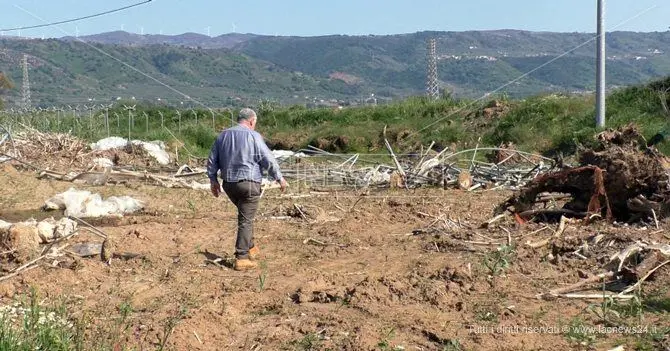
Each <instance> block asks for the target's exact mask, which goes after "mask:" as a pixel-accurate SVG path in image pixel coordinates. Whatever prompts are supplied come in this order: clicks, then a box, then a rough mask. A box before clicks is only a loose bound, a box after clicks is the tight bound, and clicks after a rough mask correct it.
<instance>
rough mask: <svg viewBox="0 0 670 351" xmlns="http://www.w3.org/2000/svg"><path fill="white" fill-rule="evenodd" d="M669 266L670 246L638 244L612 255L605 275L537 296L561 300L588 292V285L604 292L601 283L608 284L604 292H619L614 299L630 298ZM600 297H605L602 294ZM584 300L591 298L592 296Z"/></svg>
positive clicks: (597, 275)
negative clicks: (579, 292) (580, 292)
mask: <svg viewBox="0 0 670 351" xmlns="http://www.w3.org/2000/svg"><path fill="white" fill-rule="evenodd" d="M668 263H670V245H667V244H665V245H658V244H645V243H642V242H639V241H638V242H635V243H633V244H631V245H629V246H627V247H626V248H624V249H623V250H621V251H620V252H618V253H616V254H614V255H612V256H611V257H610V259H609V262H608V263H607V264H605V266H604V268H605V270H606V271H605V272H601V273H599V274H596V275H593V276H591V277H588V278H586V279H584V280H581V281H579V282H577V283H575V284H571V285H568V286H565V287H561V288H556V289H553V290H551V291H549V292H547V293H543V294H540V295H538V297H540V298H549V297H560V296H564V295H565V294H567V293H573V292H576V291H580V290H588V289H589V285H592V284H595V283H599V284H600V285H599V288H601V289H602V283H603V282H605V283H607V284H605V287H604V289H606V290H609V291H615V292H618V294H616V295H611V296H612V297H618V298H623V299H627V298H630V296H628V295H626V294H628V293H630V292H632V291H633V290H635V289H636V288H637V287H638V286H640V285H641V284H642V282H644V281H645V280H647V279H648V278H649V277H650V276H651V275H652V274H653V273H654V272H655V271H656V270H657V269H659V268H660V267H662V266H664V265H666V264H668ZM622 287H625V288H622ZM600 296H601V297H602V296H603V295H602V293H601V295H600ZM571 297H578V296H571ZM581 297H590V295H584V296H581Z"/></svg>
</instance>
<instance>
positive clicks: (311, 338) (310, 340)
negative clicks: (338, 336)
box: [291, 333, 321, 351]
mask: <svg viewBox="0 0 670 351" xmlns="http://www.w3.org/2000/svg"><path fill="white" fill-rule="evenodd" d="M320 342H321V338H320V337H319V336H318V335H317V334H315V333H309V334H305V335H304V336H303V337H302V339H300V340H294V341H292V342H291V344H293V345H295V346H296V347H298V348H299V349H300V350H305V351H310V350H316V348H317V347H318V346H319V344H320Z"/></svg>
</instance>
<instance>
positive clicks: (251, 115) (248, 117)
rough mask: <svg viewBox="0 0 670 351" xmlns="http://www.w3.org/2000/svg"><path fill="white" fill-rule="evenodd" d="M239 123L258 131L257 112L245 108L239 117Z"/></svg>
mask: <svg viewBox="0 0 670 351" xmlns="http://www.w3.org/2000/svg"><path fill="white" fill-rule="evenodd" d="M237 123H239V124H243V125H245V126H247V127H249V128H251V129H252V130H253V129H256V112H255V111H254V110H252V109H250V108H243V109H241V110H240V113H239V114H238V115H237Z"/></svg>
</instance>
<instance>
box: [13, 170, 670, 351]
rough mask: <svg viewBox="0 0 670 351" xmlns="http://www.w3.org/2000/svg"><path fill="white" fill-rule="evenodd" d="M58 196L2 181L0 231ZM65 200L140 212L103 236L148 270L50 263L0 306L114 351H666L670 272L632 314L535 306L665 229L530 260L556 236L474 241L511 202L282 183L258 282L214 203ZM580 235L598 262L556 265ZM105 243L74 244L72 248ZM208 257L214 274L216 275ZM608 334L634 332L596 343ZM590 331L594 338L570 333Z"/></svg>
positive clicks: (506, 224) (620, 233)
mask: <svg viewBox="0 0 670 351" xmlns="http://www.w3.org/2000/svg"><path fill="white" fill-rule="evenodd" d="M71 186H73V184H71V183H66V182H58V181H50V180H38V179H37V178H36V177H35V174H34V173H30V172H19V171H17V170H15V169H14V168H12V167H9V166H4V168H2V169H0V189H2V190H1V191H0V219H5V220H8V221H20V220H26V219H28V218H29V217H30V216H44V215H45V214H44V213H40V212H39V211H38V209H39V208H40V206H42V204H43V203H44V201H45V200H46V199H48V198H50V197H51V196H53V195H55V194H56V193H59V192H62V191H65V190H67V189H68V188H69V187H71ZM77 188H79V189H86V190H90V191H92V192H97V193H100V194H101V195H102V196H103V197H107V196H111V195H130V196H133V197H135V198H137V199H141V200H143V201H145V202H146V203H147V209H146V211H145V213H143V214H140V215H134V216H126V217H125V218H124V219H122V220H118V221H109V222H107V223H99V228H100V229H101V230H103V231H104V232H105V233H108V234H109V235H111V236H113V237H114V239H115V242H116V246H117V247H116V249H117V251H118V252H133V253H140V254H143V255H145V257H144V259H131V260H122V259H113V260H112V263H111V265H107V264H106V263H104V262H102V261H101V260H100V259H99V258H85V259H81V260H78V261H76V262H73V264H70V265H68V266H66V267H62V265H60V266H55V267H54V266H51V265H50V264H49V262H46V263H44V264H42V265H41V266H40V267H38V268H36V269H32V270H30V271H27V272H25V273H22V274H20V275H19V276H16V277H14V278H12V279H9V280H7V281H4V282H1V283H0V305H5V304H9V303H11V302H12V300H13V299H17V298H20V296H22V294H27V293H28V292H29V290H30V288H31V287H34V288H36V289H37V291H38V293H39V294H40V296H41V297H42V298H43V301H44V302H45V303H47V304H49V303H51V304H59V303H62V304H65V305H66V306H67V308H68V311H69V313H70V315H71V316H72V318H75V319H77V320H79V321H86V322H87V323H88V324H87V333H89V334H90V335H91V337H92V338H98V339H100V340H103V339H107V340H111V341H113V342H114V343H115V344H117V345H118V347H117V348H114V350H122V349H125V348H127V349H136V350H154V349H156V348H157V347H158V346H159V345H160V344H161V343H162V342H163V341H165V345H166V347H167V348H171V349H175V350H328V349H330V350H402V349H404V350H568V349H570V350H609V349H611V348H614V347H616V346H619V345H624V346H625V350H633V349H639V350H663V349H668V347H670V339H669V337H668V336H667V332H668V329H667V328H668V326H670V315H669V314H668V312H669V311H670V292H669V291H668V290H669V285H668V282H670V277H669V273H670V265H666V266H664V267H662V268H660V269H659V270H658V271H656V273H655V274H654V276H653V277H652V279H650V280H649V281H647V282H645V283H644V284H643V288H642V292H639V293H638V294H637V295H636V297H637V298H636V299H633V300H629V301H623V302H621V301H616V300H612V301H610V300H603V299H565V298H558V299H553V300H544V299H539V298H537V297H536V295H537V294H540V293H543V292H546V291H548V290H550V289H553V288H556V287H561V286H565V285H568V284H572V283H575V282H577V281H579V280H580V279H581V278H582V277H584V276H588V275H591V274H597V273H599V272H601V271H602V265H603V264H604V263H606V261H607V259H608V258H609V256H610V255H611V254H613V253H616V252H618V251H619V250H621V249H622V248H623V247H625V246H626V245H627V244H629V243H631V242H633V241H635V240H636V239H641V238H642V239H645V240H653V241H656V242H659V243H668V241H670V239H669V237H668V235H667V234H666V233H668V231H667V229H668V228H669V227H670V226H669V225H668V224H667V223H661V224H660V226H661V230H657V229H656V228H655V227H653V226H649V227H647V228H641V226H629V227H624V226H614V225H611V224H607V223H603V222H595V223H591V224H589V225H588V226H581V225H579V224H574V225H572V226H571V227H570V228H569V229H568V230H566V234H565V240H563V241H560V242H553V243H552V244H550V245H547V246H544V247H540V248H537V249H533V248H530V247H528V246H527V245H525V243H526V242H537V241H539V240H542V239H546V238H550V237H551V235H552V233H553V230H555V229H556V227H557V224H544V223H527V224H524V225H519V224H517V223H516V222H515V221H514V219H513V218H507V219H505V220H503V221H502V222H500V223H499V226H496V227H495V228H490V229H483V228H480V224H481V223H482V222H485V221H487V220H489V219H490V218H491V217H492V211H493V209H494V207H495V206H496V205H497V204H499V203H500V202H501V201H504V200H505V199H506V198H507V197H509V196H510V194H511V193H510V192H507V191H478V192H465V191H460V190H442V189H422V190H417V191H413V190H402V189H396V190H383V191H368V192H364V191H348V192H337V193H336V192H333V193H328V194H314V193H310V192H309V191H308V190H304V189H299V188H298V187H297V185H296V184H292V186H291V188H290V189H289V191H288V193H287V194H284V195H281V194H280V193H279V192H278V191H277V190H269V191H267V192H266V193H265V194H264V196H263V199H262V201H261V206H260V209H259V214H258V216H257V220H256V224H255V237H256V243H257V245H259V246H260V249H261V253H262V257H261V258H260V260H261V266H262V267H261V269H259V270H258V271H253V272H236V271H234V270H232V268H230V263H231V260H230V258H231V255H232V252H233V247H234V241H235V230H236V212H235V209H234V207H233V206H232V205H231V204H230V203H229V202H228V201H227V199H226V198H225V197H221V198H218V199H215V198H213V197H212V196H211V195H210V194H209V193H208V192H205V191H195V190H186V189H165V188H158V187H153V186H144V185H142V186H138V187H133V188H130V187H126V186H106V187H84V186H77ZM294 204H297V205H299V206H301V207H300V208H301V209H302V210H303V212H304V214H305V217H304V218H303V217H302V215H300V213H296V212H297V211H296V210H295V207H294ZM286 216H290V218H289V219H286V218H283V219H277V218H276V217H286ZM273 217H275V218H273ZM438 222H439V225H436V223H438ZM545 226H548V227H549V228H547V229H544V230H540V229H542V228H544V227H545ZM422 228H423V229H426V228H441V229H440V230H432V229H426V230H423V231H417V229H422ZM538 230H540V231H538ZM593 234H603V235H605V238H607V240H604V241H602V242H605V243H608V244H607V247H604V245H603V247H594V248H592V250H594V252H593V254H592V255H591V256H589V257H588V258H587V259H580V258H576V257H574V256H568V255H566V256H563V255H562V254H563V253H564V252H570V251H574V250H575V245H579V244H580V243H581V240H580V238H586V237H588V236H590V235H593ZM310 238H311V239H313V240H309V239H310ZM508 240H509V243H511V244H512V245H510V246H509V247H511V248H512V249H508V246H506V245H507V244H508ZM100 241H101V240H100V238H97V237H95V236H93V235H89V234H87V233H83V232H82V233H81V234H80V235H78V236H76V237H74V238H73V239H71V240H70V242H71V243H72V244H74V243H78V242H100ZM576 243H577V244H576ZM499 248H500V249H499ZM550 253H551V254H552V256H553V259H549V258H548V257H551V256H548V255H549V254H550ZM217 257H222V258H223V260H222V261H220V262H222V264H216V263H212V262H211V261H212V260H214V259H216V258H217ZM208 260H209V261H208ZM3 274H4V273H3ZM597 292H598V291H597V290H596V293H597ZM613 326H628V327H639V328H640V330H637V333H636V332H635V331H633V330H629V331H625V330H619V331H618V332H616V331H614V330H612V329H602V328H605V327H613ZM501 327H507V329H502V328H501ZM587 327H594V328H599V327H600V328H601V329H593V330H588V329H581V328H587ZM526 328H530V329H526ZM540 328H543V329H540ZM166 336H167V337H166Z"/></svg>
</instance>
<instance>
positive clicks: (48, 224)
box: [37, 217, 56, 244]
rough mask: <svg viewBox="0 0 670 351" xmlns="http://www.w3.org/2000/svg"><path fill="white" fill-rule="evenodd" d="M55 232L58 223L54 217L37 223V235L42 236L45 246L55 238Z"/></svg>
mask: <svg viewBox="0 0 670 351" xmlns="http://www.w3.org/2000/svg"><path fill="white" fill-rule="evenodd" d="M55 231H56V221H55V220H54V219H53V217H51V218H47V219H45V220H43V221H41V222H39V223H37V234H38V235H39V236H40V239H41V240H42V243H43V244H46V243H48V242H50V241H51V240H53V239H54V238H55V237H54V232H55Z"/></svg>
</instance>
